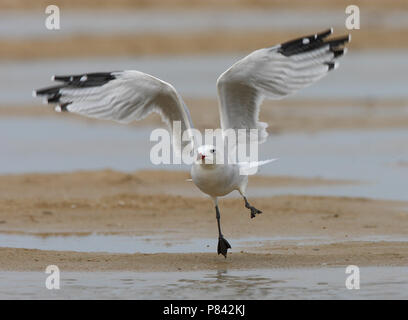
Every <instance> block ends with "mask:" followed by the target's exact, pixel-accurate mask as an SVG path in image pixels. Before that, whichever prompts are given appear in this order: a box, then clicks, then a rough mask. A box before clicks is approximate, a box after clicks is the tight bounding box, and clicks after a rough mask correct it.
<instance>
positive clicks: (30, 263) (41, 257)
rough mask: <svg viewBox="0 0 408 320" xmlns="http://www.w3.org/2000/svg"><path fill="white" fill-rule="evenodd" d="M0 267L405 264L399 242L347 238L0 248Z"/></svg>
mask: <svg viewBox="0 0 408 320" xmlns="http://www.w3.org/2000/svg"><path fill="white" fill-rule="evenodd" d="M0 254H1V258H0V270H2V271H44V269H45V266H47V265H54V264H57V265H58V267H59V268H60V269H61V270H64V271H144V272H149V271H161V272H166V271H167V272H171V271H198V270H219V269H223V268H224V269H229V270H249V269H257V270H259V269H272V268H300V267H302V268H310V267H321V266H325V267H330V266H347V265H350V264H353V265H358V266H361V267H363V266H406V265H407V264H408V246H407V245H406V243H405V242H390V243H389V242H380V243H370V242H353V243H341V244H331V245H320V246H303V247H297V246H292V247H291V246H281V247H276V248H270V249H269V252H268V253H250V252H232V253H229V254H228V258H227V259H224V257H222V256H217V254H216V253H215V252H214V253H171V254H170V253H157V254H146V253H145V254H140V253H135V254H109V253H105V254H104V253H92V252H85V253H84V252H72V251H71V252H70V251H45V250H29V249H16V248H0Z"/></svg>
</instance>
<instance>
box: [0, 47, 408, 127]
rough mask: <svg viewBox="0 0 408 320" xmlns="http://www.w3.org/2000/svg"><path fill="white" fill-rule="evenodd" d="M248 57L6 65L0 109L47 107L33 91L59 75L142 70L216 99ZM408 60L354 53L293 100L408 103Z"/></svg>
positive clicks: (189, 93) (393, 54)
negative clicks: (222, 79)
mask: <svg viewBox="0 0 408 320" xmlns="http://www.w3.org/2000/svg"><path fill="white" fill-rule="evenodd" d="M254 49H255V48H254ZM248 53H249V52H248ZM245 55H246V53H241V54H239V53H236V54H230V55H203V56H174V57H133V58H130V57H129V58H92V59H89V58H84V59H54V60H53V59H50V60H46V61H3V62H0V70H1V72H2V77H1V79H0V105H7V104H22V103H24V104H35V103H36V104H38V103H41V100H40V99H38V98H33V97H32V90H33V89H38V88H41V87H44V86H47V85H51V84H52V82H50V78H51V76H52V75H54V74H75V73H83V72H92V71H112V70H126V69H135V70H140V71H143V72H146V73H149V74H152V75H154V76H156V77H159V78H161V79H163V80H165V81H167V82H170V83H171V84H173V85H174V86H175V87H176V89H177V90H178V91H179V92H180V93H181V94H182V95H183V96H184V97H198V98H209V97H212V98H215V97H216V80H217V78H218V77H219V76H220V75H221V73H222V72H224V71H225V70H226V69H227V68H229V67H230V66H231V65H232V64H233V63H235V62H236V61H237V60H239V59H240V58H242V57H243V56H245ZM406 57H407V51H404V50H400V51H372V50H370V51H359V52H349V53H348V54H347V55H346V56H345V57H344V58H342V60H341V67H340V68H339V69H338V70H336V71H335V72H332V73H330V74H329V75H328V76H327V78H325V79H324V81H320V82H319V83H318V84H317V85H314V86H311V87H308V88H305V89H304V90H302V91H301V92H299V93H297V94H296V95H294V96H293V97H294V98H297V99H299V98H302V97H305V98H333V99H335V98H350V99H352V98H367V99H375V98H392V99H397V98H406V97H408V91H407V90H406V83H407V82H406V74H408V63H406ZM277 103H278V102H277ZM214 108H216V106H214ZM193 120H194V116H193Z"/></svg>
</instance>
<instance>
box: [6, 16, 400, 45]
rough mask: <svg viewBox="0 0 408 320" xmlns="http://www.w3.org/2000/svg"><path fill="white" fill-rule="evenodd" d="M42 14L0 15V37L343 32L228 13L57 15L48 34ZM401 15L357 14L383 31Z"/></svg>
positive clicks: (326, 20) (320, 24)
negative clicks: (56, 24)
mask: <svg viewBox="0 0 408 320" xmlns="http://www.w3.org/2000/svg"><path fill="white" fill-rule="evenodd" d="M45 17H46V15H45V14H44V13H43V12H17V11H8V12H0V38H13V39H16V38H19V39H32V38H45V37H56V36H58V37H59V36H68V35H75V34H88V35H104V34H106V33H113V34H115V33H125V34H138V33H144V32H165V33H168V32H197V31H215V30H262V31H264V30H271V29H273V30H279V29H281V30H288V29H289V30H290V29H295V30H299V27H301V28H303V29H306V30H308V31H312V32H316V31H319V30H323V29H326V28H328V27H331V26H333V27H338V28H343V26H344V12H343V11H341V10H331V11H330V10H326V11H322V10H319V11H318V12H315V11H300V12H299V11H296V12H295V11H293V10H276V9H274V10H245V11H242V10H236V11H234V10H232V11H223V10H221V11H214V10H199V11H187V12H183V11H181V12H180V11H175V10H172V11H163V10H154V11H145V10H138V11H136V10H133V11H132V10H127V11H123V10H109V11H106V10H105V11H95V10H93V11H87V10H78V11H70V10H63V11H62V13H61V29H60V30H58V31H50V30H48V29H46V28H45V27H44V20H45ZM407 17H408V14H407V12H403V11H401V12H378V11H377V12H371V11H370V10H362V11H361V20H362V21H364V25H366V26H370V25H373V26H378V25H382V26H384V27H387V28H403V27H407V26H408V19H407Z"/></svg>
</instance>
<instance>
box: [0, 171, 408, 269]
mask: <svg viewBox="0 0 408 320" xmlns="http://www.w3.org/2000/svg"><path fill="white" fill-rule="evenodd" d="M186 178H188V173H186V172H165V171H145V172H143V171H141V172H135V173H121V172H114V171H110V170H108V171H96V172H75V173H66V174H25V175H7V176H1V177H0V197H1V198H0V232H3V233H18V234H34V235H39V236H43V237H46V236H49V235H73V234H76V235H81V233H82V234H89V233H102V234H110V235H115V234H116V235H121V234H122V235H124V234H127V235H136V236H161V237H167V238H169V241H170V242H171V241H173V240H177V241H182V240H188V239H194V238H214V239H215V240H214V241H216V237H217V230H216V222H215V214H214V212H213V211H214V210H213V208H212V203H211V200H209V199H208V198H206V197H204V196H202V195H201V194H200V193H199V192H198V191H197V193H196V194H193V193H192V192H191V191H189V190H191V189H193V188H194V187H192V186H191V185H190V184H191V182H186V181H185V179H186ZM338 183H351V182H350V181H348V182H347V181H341V180H340V181H332V180H329V181H325V180H324V179H305V178H303V179H298V178H293V177H292V178H290V177H263V176H257V177H251V178H250V186H251V188H256V187H265V186H267V187H269V188H274V187H281V186H290V185H297V186H299V185H301V186H304V187H305V188H307V186H311V185H315V184H321V185H327V187H328V188H329V187H330V185H336V184H338ZM251 201H252V203H253V205H255V206H256V207H259V208H260V209H262V210H263V213H262V214H261V215H259V216H258V217H256V218H255V219H250V218H249V212H248V210H247V209H246V208H245V207H244V205H243V202H242V200H241V199H238V198H226V199H222V200H221V201H220V208H221V214H222V223H223V231H224V233H225V235H226V236H228V237H227V238H229V239H232V240H231V242H232V246H233V247H234V242H233V239H234V238H251V237H252V238H255V237H258V238H259V237H279V236H282V237H285V236H286V237H287V236H296V237H302V236H303V237H319V236H321V237H326V238H327V237H328V238H329V239H331V240H330V241H331V242H332V243H318V242H317V243H316V244H305V245H303V246H298V245H293V244H290V243H288V242H285V241H272V242H264V243H260V245H259V246H257V247H255V248H250V247H248V248H247V249H245V250H240V251H239V252H237V251H234V250H232V252H231V254H229V256H228V259H226V260H225V259H224V258H223V257H220V256H217V254H216V253H215V252H214V253H208V252H203V253H199V252H198V253H157V254H148V253H143V254H142V253H135V254H120V253H90V252H72V251H50V250H35V249H22V248H21V249H20V248H17V249H15V248H1V249H0V269H1V270H15V271H16V270H20V271H23V270H24V271H28V270H41V269H43V268H44V266H45V265H47V264H51V263H53V264H54V263H58V265H59V266H60V267H61V268H64V269H65V270H72V271H87V270H104V271H108V270H132V271H167V270H171V271H179V270H204V269H205V270H215V269H217V268H220V267H228V268H231V269H251V268H258V269H259V268H261V269H262V268H273V267H311V266H321V265H322V264H323V265H344V264H350V263H351V262H352V263H354V264H358V265H375V266H378V265H392V266H400V265H406V264H407V263H408V247H407V246H406V242H401V241H399V240H398V235H400V236H401V235H405V234H407V231H408V212H407V210H406V208H407V203H405V202H398V201H381V200H370V199H364V198H346V197H313V196H274V197H262V198H253V199H251ZM404 208H405V209H404ZM381 235H383V236H385V235H388V236H390V237H391V238H390V240H389V241H361V240H359V239H361V237H364V236H381ZM393 237H394V238H393ZM28 262H29V263H28Z"/></svg>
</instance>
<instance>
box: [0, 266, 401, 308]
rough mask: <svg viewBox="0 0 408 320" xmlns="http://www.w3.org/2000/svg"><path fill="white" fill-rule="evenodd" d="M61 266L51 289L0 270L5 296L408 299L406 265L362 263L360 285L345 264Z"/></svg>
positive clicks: (0, 294)
mask: <svg viewBox="0 0 408 320" xmlns="http://www.w3.org/2000/svg"><path fill="white" fill-rule="evenodd" d="M44 270H45V268H44ZM60 271H61V274H60V277H61V285H60V289H59V290H48V289H46V287H45V280H46V278H47V276H48V274H45V273H43V272H0V299H180V300H182V299H408V269H407V268H403V267H361V268H360V289H358V290H349V289H347V288H346V286H345V281H346V278H347V277H348V276H349V275H348V274H346V273H345V267H336V268H327V267H323V268H316V269H270V270H251V271H233V270H218V271H193V272H182V271H181V272H147V273H137V272H82V273H81V272H64V270H60Z"/></svg>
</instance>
